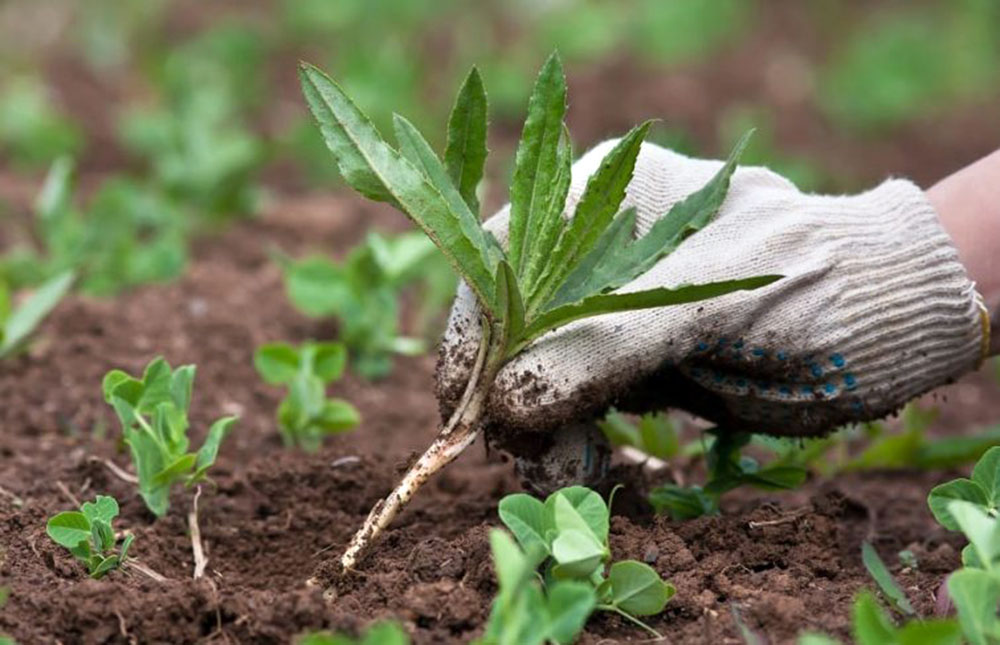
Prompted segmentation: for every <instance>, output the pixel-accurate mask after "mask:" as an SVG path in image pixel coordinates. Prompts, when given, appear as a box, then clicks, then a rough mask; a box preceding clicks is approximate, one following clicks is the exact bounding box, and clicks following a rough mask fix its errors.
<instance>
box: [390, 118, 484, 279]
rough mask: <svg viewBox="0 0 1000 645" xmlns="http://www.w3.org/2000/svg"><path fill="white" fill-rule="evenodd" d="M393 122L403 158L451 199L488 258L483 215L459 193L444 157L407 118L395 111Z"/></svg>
mask: <svg viewBox="0 0 1000 645" xmlns="http://www.w3.org/2000/svg"><path fill="white" fill-rule="evenodd" d="M392 123H393V127H394V128H395V131H396V139H397V141H398V142H399V150H400V152H402V153H403V157H405V158H406V159H408V160H409V161H410V163H412V164H413V165H414V166H416V167H417V168H418V169H420V170H421V171H422V172H423V173H424V175H425V176H426V177H427V179H428V180H429V181H430V183H431V185H433V186H434V188H435V189H437V191H438V192H439V193H441V196H442V197H444V199H445V201H446V202H448V206H449V208H450V209H451V212H452V213H454V215H455V217H456V218H457V219H458V222H459V225H460V226H461V227H462V231H463V232H464V233H465V234H466V235H467V236H468V238H469V239H470V240H472V242H473V243H474V244H475V245H476V248H478V249H479V250H480V252H482V253H483V257H484V258H485V257H487V255H486V248H487V247H486V238H485V233H484V231H483V229H482V226H481V225H480V223H479V217H478V215H476V213H475V211H472V210H470V209H469V205H468V203H466V201H465V199H463V197H462V195H461V194H460V193H459V192H458V188H457V187H456V186H455V184H454V183H453V182H452V180H451V177H449V176H448V171H447V170H445V168H444V166H443V165H442V164H441V160H440V159H438V157H437V155H436V154H434V149H433V148H431V146H430V144H429V143H427V140H426V139H424V137H423V135H421V134H420V132H419V131H418V130H417V128H416V127H414V125H413V124H412V123H410V122H409V121H407V120H406V119H405V118H404V117H402V116H400V115H398V114H394V115H393V117H392ZM487 266H490V267H491V268H492V265H491V264H489V263H487Z"/></svg>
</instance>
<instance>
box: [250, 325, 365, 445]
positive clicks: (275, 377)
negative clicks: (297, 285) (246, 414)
mask: <svg viewBox="0 0 1000 645" xmlns="http://www.w3.org/2000/svg"><path fill="white" fill-rule="evenodd" d="M346 364H347V350H346V349H345V348H344V346H343V345H342V344H340V343H316V342H306V343H303V344H302V345H301V346H300V347H293V346H292V345H289V344H287V343H271V344H268V345H263V346H261V347H259V348H258V349H257V351H256V352H255V353H254V365H255V366H256V368H257V372H258V373H259V374H260V375H261V377H262V378H263V379H264V380H265V381H267V382H268V383H271V384H273V385H284V386H286V387H287V388H288V395H287V396H286V397H285V398H284V400H282V402H281V404H280V405H279V407H278V423H279V425H280V427H281V432H282V436H283V437H284V438H285V441H286V443H288V444H289V445H295V446H299V447H301V448H304V449H306V450H310V451H313V450H317V449H318V448H319V446H320V445H321V443H322V440H323V437H324V436H326V435H329V434H337V433H340V432H344V431H346V430H350V429H351V428H353V427H355V426H357V425H358V423H359V422H360V420H361V417H360V415H359V414H358V411H357V410H356V409H355V408H354V406H352V405H351V404H350V403H348V402H347V401H343V400H341V399H329V398H327V396H326V385H327V384H328V383H331V382H334V381H336V380H339V379H340V377H341V376H342V375H343V373H344V367H345V366H346Z"/></svg>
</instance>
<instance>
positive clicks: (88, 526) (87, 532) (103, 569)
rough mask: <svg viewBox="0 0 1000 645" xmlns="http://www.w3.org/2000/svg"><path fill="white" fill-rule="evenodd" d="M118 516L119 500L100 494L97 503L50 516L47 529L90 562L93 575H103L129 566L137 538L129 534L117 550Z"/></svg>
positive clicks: (98, 576)
mask: <svg viewBox="0 0 1000 645" xmlns="http://www.w3.org/2000/svg"><path fill="white" fill-rule="evenodd" d="M116 517H118V501H117V500H115V498H114V497H108V496H107V495H98V496H97V499H96V500H94V501H93V502H84V504H83V506H81V507H80V510H79V511H65V512H62V513H59V514H57V515H54V516H52V517H51V518H49V521H48V524H46V526H45V532H46V533H47V534H48V536H49V537H50V538H52V540H53V541H54V542H55V543H56V544H59V545H60V546H64V547H66V548H67V549H69V552H70V553H72V554H73V556H74V557H75V558H76V559H77V560H79V561H80V562H83V563H84V564H85V565H87V571H88V572H89V573H90V577H91V578H103V577H104V576H105V574H107V573H108V572H109V571H112V570H114V569H118V568H120V567H122V566H124V565H125V560H126V557H127V556H128V549H129V547H130V546H131V545H132V540H133V538H134V536H132V535H126V536H125V539H124V540H122V544H121V548H120V549H117V550H116V549H115V545H116V543H117V539H116V538H115V532H114V530H113V529H112V528H111V523H112V521H114V519H115V518H116Z"/></svg>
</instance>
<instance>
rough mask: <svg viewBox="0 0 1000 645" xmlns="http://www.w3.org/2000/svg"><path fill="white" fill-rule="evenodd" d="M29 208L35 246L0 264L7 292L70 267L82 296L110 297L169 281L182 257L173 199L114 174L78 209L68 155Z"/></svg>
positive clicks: (182, 236) (182, 230)
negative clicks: (74, 197)
mask: <svg viewBox="0 0 1000 645" xmlns="http://www.w3.org/2000/svg"><path fill="white" fill-rule="evenodd" d="M34 211H35V212H34V214H35V218H34V220H33V222H32V224H33V230H32V231H31V236H32V237H34V238H35V239H37V240H38V244H39V248H38V249H37V250H36V249H34V248H20V249H15V250H13V251H12V252H11V253H10V254H8V255H7V256H6V257H4V258H3V259H2V260H0V273H2V274H3V275H4V276H6V280H7V281H8V282H9V283H10V284H12V285H13V286H14V287H25V286H37V285H39V284H41V283H42V282H44V281H45V280H48V279H52V278H53V277H55V276H56V275H59V274H62V273H64V272H66V271H68V270H73V271H75V272H76V273H77V274H78V275H79V280H78V288H79V289H80V290H81V291H83V292H84V293H87V294H90V295H98V296H107V295H114V294H115V293H118V292H119V291H121V290H122V289H126V288H129V287H132V286H136V285H139V284H145V283H149V282H163V281H166V280H170V279H172V278H175V277H177V276H178V275H180V273H181V271H182V270H183V268H184V265H185V263H186V260H187V245H186V224H185V219H184V213H183V212H182V211H181V210H180V209H179V207H178V206H177V205H176V204H175V203H174V202H172V201H171V200H169V199H168V198H166V197H165V196H164V195H162V194H161V193H160V192H158V191H157V190H156V189H154V188H152V187H150V186H147V185H144V184H140V183H138V182H135V181H132V180H129V179H125V178H122V177H113V178H111V179H108V180H107V181H105V182H104V183H103V184H101V186H100V187H99V188H98V190H97V192H96V193H95V194H94V196H93V197H92V198H91V199H90V202H89V204H88V205H87V208H86V209H85V210H82V211H81V210H78V209H77V208H76V207H75V206H74V203H73V162H72V160H70V159H69V158H68V157H63V158H61V159H59V160H57V161H56V162H55V163H53V164H52V167H51V169H50V170H49V173H48V175H47V177H46V180H45V183H44V185H43V187H42V190H41V192H40V193H39V195H38V198H37V199H36V201H35V207H34Z"/></svg>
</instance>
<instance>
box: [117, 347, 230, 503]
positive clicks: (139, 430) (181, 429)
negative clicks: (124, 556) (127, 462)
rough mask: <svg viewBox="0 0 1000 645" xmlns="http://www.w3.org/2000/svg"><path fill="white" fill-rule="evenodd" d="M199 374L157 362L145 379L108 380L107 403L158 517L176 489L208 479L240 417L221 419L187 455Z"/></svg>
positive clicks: (123, 375)
mask: <svg viewBox="0 0 1000 645" xmlns="http://www.w3.org/2000/svg"><path fill="white" fill-rule="evenodd" d="M194 375H195V366H194V365H183V366H181V367H178V368H177V369H175V370H174V369H171V368H170V364H169V363H167V361H166V360H164V359H163V358H162V357H158V358H155V359H153V360H152V361H151V362H150V363H149V365H147V366H146V369H145V371H144V372H143V374H142V378H141V379H137V378H135V377H133V376H130V375H128V374H126V373H125V372H123V371H121V370H112V371H110V372H108V373H107V374H106V375H105V377H104V383H103V388H104V399H105V400H106V401H107V402H108V403H109V404H110V405H111V406H112V407H113V408H114V409H115V413H116V414H117V415H118V420H119V421H120V422H121V426H122V432H123V433H124V435H125V443H126V444H128V447H129V451H130V452H131V453H132V463H133V464H135V470H136V474H137V476H138V477H139V494H140V495H142V499H143V500H144V501H145V502H146V506H147V507H148V508H149V510H150V511H152V512H153V514H154V515H156V516H157V517H162V516H163V515H165V514H166V512H167V509H168V507H169V505H170V489H171V488H172V487H173V485H174V484H178V483H182V482H183V483H184V484H185V485H186V486H191V485H193V484H197V483H198V482H201V481H204V480H205V479H206V475H207V472H208V469H209V468H211V467H212V465H213V464H214V463H215V458H216V455H218V452H219V445H220V444H221V443H222V440H223V439H224V438H225V436H226V435H227V434H228V433H229V431H230V430H231V429H232V426H233V423H235V422H236V417H223V418H221V419H219V420H218V421H216V422H215V423H213V424H212V426H211V428H209V431H208V436H207V437H206V438H205V442H204V443H203V444H202V446H201V448H200V449H199V450H198V452H196V453H194V452H188V445H189V440H188V437H187V431H188V407H189V406H190V405H191V393H192V390H193V387H194Z"/></svg>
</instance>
